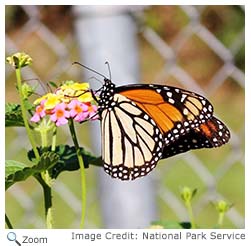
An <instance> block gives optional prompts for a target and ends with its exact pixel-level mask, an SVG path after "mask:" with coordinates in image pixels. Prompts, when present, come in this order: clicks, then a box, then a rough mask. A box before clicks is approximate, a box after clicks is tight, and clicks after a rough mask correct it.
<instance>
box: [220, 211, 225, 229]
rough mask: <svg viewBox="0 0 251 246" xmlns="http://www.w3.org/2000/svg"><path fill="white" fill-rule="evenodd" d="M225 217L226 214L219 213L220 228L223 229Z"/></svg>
mask: <svg viewBox="0 0 251 246" xmlns="http://www.w3.org/2000/svg"><path fill="white" fill-rule="evenodd" d="M224 215H225V213H222V212H221V213H219V217H218V226H219V227H222V225H223V220H224Z"/></svg>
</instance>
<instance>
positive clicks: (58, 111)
mask: <svg viewBox="0 0 251 246" xmlns="http://www.w3.org/2000/svg"><path fill="white" fill-rule="evenodd" d="M66 106H67V105H66V104H65V103H60V104H57V105H56V106H55V108H54V109H53V111H52V115H51V117H50V119H51V120H52V121H54V122H56V126H61V125H65V124H67V123H68V120H67V118H69V117H70V112H69V111H67V110H66Z"/></svg>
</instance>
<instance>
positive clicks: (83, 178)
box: [69, 119, 86, 229]
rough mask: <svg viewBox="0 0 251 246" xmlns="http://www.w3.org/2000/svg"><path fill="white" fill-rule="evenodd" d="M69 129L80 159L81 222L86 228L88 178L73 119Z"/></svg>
mask: <svg viewBox="0 0 251 246" xmlns="http://www.w3.org/2000/svg"><path fill="white" fill-rule="evenodd" d="M69 127H70V132H71V135H72V140H73V143H74V146H75V148H76V153H77V157H78V162H79V166H80V174H81V188H82V214H81V222H80V228H81V229H83V228H84V221H85V209H86V178H85V167H84V160H83V157H82V155H81V151H80V148H79V144H78V140H77V136H76V131H75V128H74V123H73V120H72V119H69Z"/></svg>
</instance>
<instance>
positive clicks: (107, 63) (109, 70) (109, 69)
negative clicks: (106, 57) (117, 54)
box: [105, 61, 112, 80]
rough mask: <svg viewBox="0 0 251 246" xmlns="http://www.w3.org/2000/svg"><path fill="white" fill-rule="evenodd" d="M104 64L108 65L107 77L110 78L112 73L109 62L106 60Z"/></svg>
mask: <svg viewBox="0 0 251 246" xmlns="http://www.w3.org/2000/svg"><path fill="white" fill-rule="evenodd" d="M105 64H106V65H107V67H108V72H109V79H110V80H112V73H111V68H110V64H109V62H108V61H106V62H105Z"/></svg>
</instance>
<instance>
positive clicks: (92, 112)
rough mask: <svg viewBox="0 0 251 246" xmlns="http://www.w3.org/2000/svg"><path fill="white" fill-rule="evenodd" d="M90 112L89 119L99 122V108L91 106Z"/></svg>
mask: <svg viewBox="0 0 251 246" xmlns="http://www.w3.org/2000/svg"><path fill="white" fill-rule="evenodd" d="M88 111H89V119H91V120H97V119H98V118H99V116H98V112H97V111H98V107H97V106H96V105H89V108H88Z"/></svg>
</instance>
